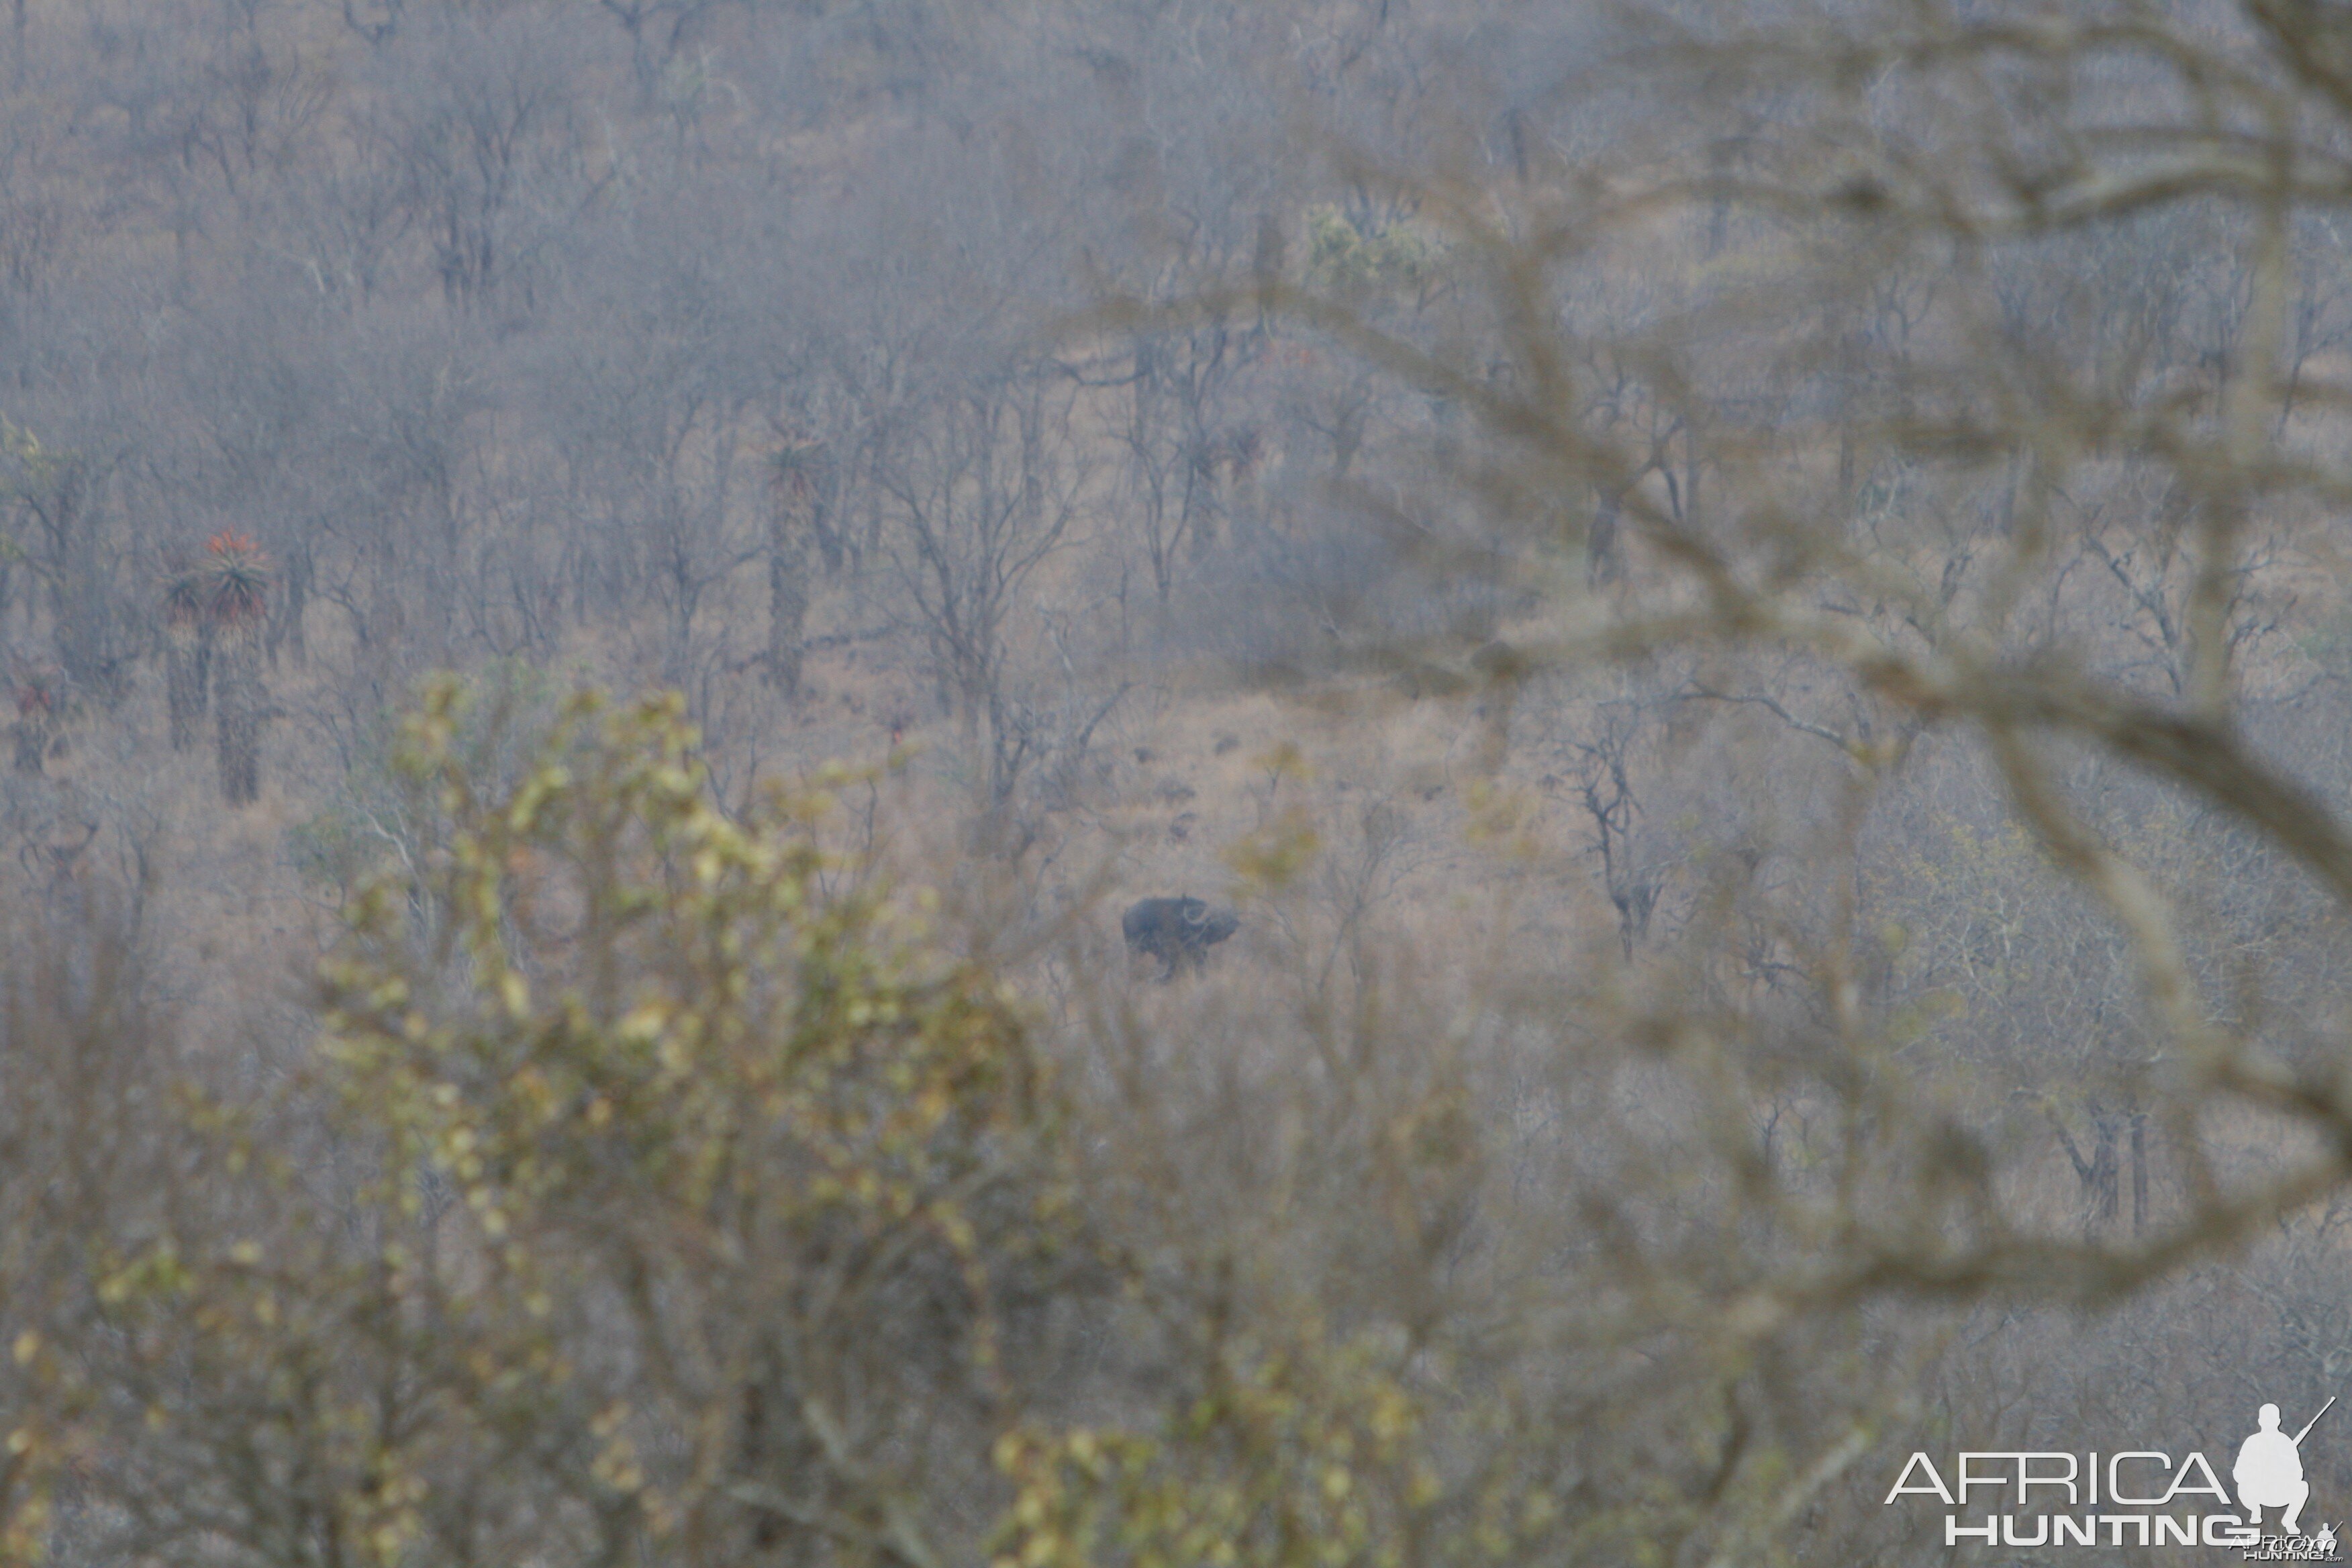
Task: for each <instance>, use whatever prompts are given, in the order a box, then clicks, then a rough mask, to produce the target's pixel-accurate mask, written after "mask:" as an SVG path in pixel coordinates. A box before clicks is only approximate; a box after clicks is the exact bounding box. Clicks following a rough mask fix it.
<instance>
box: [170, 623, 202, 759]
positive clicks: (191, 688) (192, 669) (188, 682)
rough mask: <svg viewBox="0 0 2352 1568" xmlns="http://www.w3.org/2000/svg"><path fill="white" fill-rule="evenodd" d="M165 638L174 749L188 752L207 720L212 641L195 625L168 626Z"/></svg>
mask: <svg viewBox="0 0 2352 1568" xmlns="http://www.w3.org/2000/svg"><path fill="white" fill-rule="evenodd" d="M163 639H164V640H163V704H164V707H165V709H166V710H167V711H168V712H169V713H170V715H171V721H172V750H173V751H175V752H184V751H186V750H187V749H188V748H189V747H191V746H193V745H194V744H195V743H196V727H197V726H198V725H200V724H202V723H203V722H204V721H205V685H206V676H207V675H208V674H209V673H210V671H209V669H208V668H207V667H208V666H209V665H210V664H211V662H212V658H211V654H212V648H211V642H212V639H211V638H210V637H208V636H206V635H205V632H204V631H203V630H202V629H201V628H199V627H197V626H167V627H166V628H165V629H164V634H163Z"/></svg>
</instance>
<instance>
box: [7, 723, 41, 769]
mask: <svg viewBox="0 0 2352 1568" xmlns="http://www.w3.org/2000/svg"><path fill="white" fill-rule="evenodd" d="M8 734H9V738H10V739H11V740H13V741H15V742H16V756H15V762H16V771H17V772H18V773H30V774H32V775H33V776H34V777H35V778H38V777H40V775H41V760H42V759H43V758H44V757H46V756H47V755H48V754H49V722H48V719H47V716H46V715H44V714H39V713H27V714H26V715H25V716H24V717H23V718H21V719H19V720H17V721H16V723H15V724H13V725H11V726H9V730H8Z"/></svg>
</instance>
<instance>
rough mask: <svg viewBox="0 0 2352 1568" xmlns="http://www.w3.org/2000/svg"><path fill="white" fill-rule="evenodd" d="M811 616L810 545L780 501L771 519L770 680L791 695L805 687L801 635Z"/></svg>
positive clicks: (769, 559) (769, 592) (772, 684)
mask: <svg viewBox="0 0 2352 1568" xmlns="http://www.w3.org/2000/svg"><path fill="white" fill-rule="evenodd" d="M807 620H808V546H807V542H806V541H805V540H804V539H803V537H802V535H801V531H800V529H799V528H798V527H797V526H796V525H795V523H794V521H793V518H792V517H791V516H790V515H789V512H788V510H787V509H786V507H785V506H784V505H783V504H782V503H779V504H778V505H777V507H776V510H775V513H774V515H773V516H772V518H771V519H770V521H769V523H768V658H767V666H768V668H767V677H766V679H767V682H768V684H769V685H770V686H772V687H774V688H775V689H777V690H779V691H782V693H783V694H784V695H785V696H787V697H797V696H799V695H800V689H801V637H802V630H803V626H804V625H805V623H806V622H807Z"/></svg>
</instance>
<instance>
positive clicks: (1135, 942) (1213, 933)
mask: <svg viewBox="0 0 2352 1568" xmlns="http://www.w3.org/2000/svg"><path fill="white" fill-rule="evenodd" d="M1241 924H1242V922H1241V918H1240V917H1239V916H1237V915H1235V914H1234V913H1233V912H1232V911H1230V910H1213V909H1211V908H1210V907H1209V906H1208V905H1207V904H1206V903H1205V902H1203V901H1202V900H1199V899H1145V900H1141V901H1140V902H1139V903H1137V904H1136V905H1135V907H1134V908H1132V909H1130V910H1128V911H1127V914H1126V916H1125V917H1124V918H1122V919H1121V920H1120V921H1119V922H1118V929H1119V931H1121V932H1122V933H1123V934H1124V935H1125V936H1126V938H1127V946H1128V951H1129V952H1147V953H1150V955H1151V956H1152V957H1154V958H1156V959H1158V960H1159V961H1160V963H1164V964H1166V965H1167V966H1168V967H1167V969H1166V970H1165V971H1163V972H1162V973H1161V974H1160V979H1162V980H1173V979H1175V978H1176V971H1177V970H1178V969H1179V968H1180V967H1182V966H1184V965H1188V964H1189V965H1190V966H1192V968H1194V969H1198V968H1200V967H1201V966H1202V964H1204V963H1208V961H1209V949H1211V948H1213V947H1214V946H1216V945H1217V943H1219V942H1223V941H1224V940H1225V938H1227V937H1229V936H1231V935H1233V934H1234V932H1235V931H1239V930H1240V929H1241Z"/></svg>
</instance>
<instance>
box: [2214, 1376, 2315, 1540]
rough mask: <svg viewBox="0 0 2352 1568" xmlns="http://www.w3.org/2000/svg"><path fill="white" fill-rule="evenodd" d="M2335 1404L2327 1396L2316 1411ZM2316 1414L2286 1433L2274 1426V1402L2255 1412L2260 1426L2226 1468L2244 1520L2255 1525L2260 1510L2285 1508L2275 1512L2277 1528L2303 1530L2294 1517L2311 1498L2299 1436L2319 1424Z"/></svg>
mask: <svg viewBox="0 0 2352 1568" xmlns="http://www.w3.org/2000/svg"><path fill="white" fill-rule="evenodd" d="M2335 1407H2336V1401H2335V1400H2334V1399H2333V1398H2331V1399H2329V1400H2328V1402H2327V1403H2326V1404H2325V1405H2321V1406H2320V1407H2319V1415H2326V1414H2327V1413H2328V1412H2329V1411H2330V1410H2332V1409H2334V1408H2335ZM2319 1415H2315V1416H2313V1417H2312V1418H2311V1419H2310V1420H2308V1421H2306V1422H2305V1423H2304V1424H2303V1430H2302V1431H2300V1432H2297V1433H2296V1434H2295V1435H2294V1436H2292V1437H2290V1436H2286V1434H2284V1432H2281V1431H2280V1430H2279V1429H2278V1426H2279V1407H2278V1406H2277V1405H2263V1407H2262V1409H2261V1410H2260V1411H2259V1412H2257V1413H2256V1415H2255V1417H2254V1418H2255V1420H2256V1421H2257V1422H2258V1423H2259V1424H2260V1426H2261V1430H2260V1431H2258V1432H2256V1433H2255V1434H2254V1435H2253V1436H2251V1437H2248V1438H2247V1439H2246V1441H2245V1443H2244V1445H2243V1446H2242V1447H2240V1448H2239V1449H2238V1463H2237V1466H2236V1468H2233V1469H2231V1472H2230V1479H2231V1480H2233V1481H2236V1482H2237V1483H2238V1506H2239V1507H2241V1508H2242V1509H2244V1510H2246V1522H2247V1523H2248V1524H2250V1525H2253V1526H2255V1527H2257V1528H2259V1527H2260V1526H2261V1524H2262V1522H2263V1510H2264V1509H2266V1508H2280V1509H2284V1510H2286V1511H2285V1512H2284V1513H2283V1514H2281V1515H2280V1516H2279V1528H2280V1529H2281V1530H2284V1531H2286V1533H2288V1534H2289V1535H2301V1534H2302V1533H2303V1528H2302V1526H2300V1525H2298V1524H2296V1523H2295V1521H2296V1520H2297V1519H2298V1518H2300V1517H2301V1516H2302V1513H2303V1505H2304V1504H2305V1503H2306V1502H2309V1501H2310V1500H2311V1483H2310V1482H2309V1481H2306V1480H2305V1479H2303V1440H2304V1439H2305V1437H2308V1436H2311V1429H2312V1428H2313V1427H2314V1426H2318V1425H2319ZM2331 1533H2332V1532H2331Z"/></svg>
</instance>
